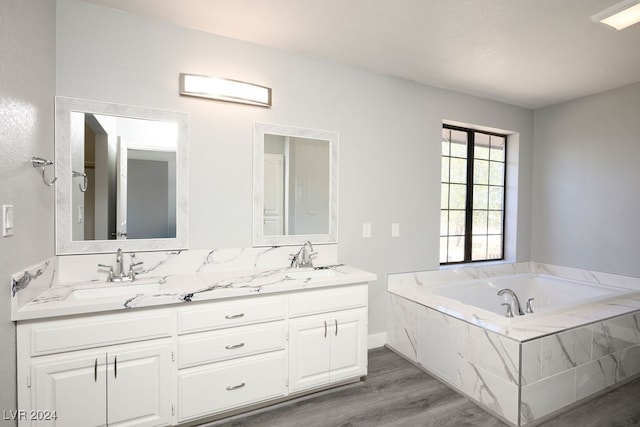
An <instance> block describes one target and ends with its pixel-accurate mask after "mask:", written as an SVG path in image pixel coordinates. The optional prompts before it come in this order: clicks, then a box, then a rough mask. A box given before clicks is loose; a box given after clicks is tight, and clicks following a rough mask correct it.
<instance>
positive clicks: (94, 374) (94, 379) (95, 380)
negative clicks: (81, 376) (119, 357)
mask: <svg viewBox="0 0 640 427" xmlns="http://www.w3.org/2000/svg"><path fill="white" fill-rule="evenodd" d="M93 382H94V383H97V382H98V358H97V357H96V363H94V364H93Z"/></svg>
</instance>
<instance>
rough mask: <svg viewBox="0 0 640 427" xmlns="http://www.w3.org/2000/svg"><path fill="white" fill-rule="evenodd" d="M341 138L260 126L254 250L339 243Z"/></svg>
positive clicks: (330, 133)
mask: <svg viewBox="0 0 640 427" xmlns="http://www.w3.org/2000/svg"><path fill="white" fill-rule="evenodd" d="M338 142H339V137H338V133H337V132H333V131H325V130H315V129H304V128H297V127H292V126H283V125H274V124H266V123H255V124H254V132H253V244H254V246H277V245H298V244H302V243H304V242H305V241H307V240H309V241H311V242H313V243H337V240H338V239H337V237H338V236H337V234H338Z"/></svg>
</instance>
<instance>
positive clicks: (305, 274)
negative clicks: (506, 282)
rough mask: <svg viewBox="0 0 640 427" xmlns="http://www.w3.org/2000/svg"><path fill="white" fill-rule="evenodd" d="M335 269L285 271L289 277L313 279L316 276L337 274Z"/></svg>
mask: <svg viewBox="0 0 640 427" xmlns="http://www.w3.org/2000/svg"><path fill="white" fill-rule="evenodd" d="M339 274H340V273H338V272H337V271H336V270H333V269H329V268H325V269H320V270H295V271H290V272H288V273H287V278H289V279H314V278H318V277H333V276H337V275H339Z"/></svg>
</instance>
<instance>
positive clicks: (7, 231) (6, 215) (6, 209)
mask: <svg viewBox="0 0 640 427" xmlns="http://www.w3.org/2000/svg"><path fill="white" fill-rule="evenodd" d="M2 235H3V236H4V237H7V236H13V205H2Z"/></svg>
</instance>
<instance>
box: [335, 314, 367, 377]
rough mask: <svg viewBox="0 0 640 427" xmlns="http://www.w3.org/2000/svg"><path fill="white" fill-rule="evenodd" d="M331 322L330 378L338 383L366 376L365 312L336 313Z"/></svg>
mask: <svg viewBox="0 0 640 427" xmlns="http://www.w3.org/2000/svg"><path fill="white" fill-rule="evenodd" d="M333 315H334V317H333V319H332V320H331V327H330V329H329V330H330V335H331V377H330V381H331V382H335V381H340V380H344V379H347V378H353V377H357V376H362V375H366V374H367V310H366V309H358V310H349V311H344V312H336V313H334V314H333Z"/></svg>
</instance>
